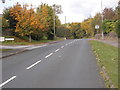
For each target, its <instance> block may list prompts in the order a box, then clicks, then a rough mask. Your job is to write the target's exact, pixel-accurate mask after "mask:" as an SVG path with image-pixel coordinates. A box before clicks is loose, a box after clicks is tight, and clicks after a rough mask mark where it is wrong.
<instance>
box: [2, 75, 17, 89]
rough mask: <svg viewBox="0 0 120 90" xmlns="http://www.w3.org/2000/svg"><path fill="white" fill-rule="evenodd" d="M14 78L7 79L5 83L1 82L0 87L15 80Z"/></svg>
mask: <svg viewBox="0 0 120 90" xmlns="http://www.w3.org/2000/svg"><path fill="white" fill-rule="evenodd" d="M15 78H16V76H13V77H11V78H10V79H8V80H7V81H5V82H3V83H2V84H0V87H2V86H4V85H5V84H7V83H8V82H10V81H12V80H13V79H15Z"/></svg>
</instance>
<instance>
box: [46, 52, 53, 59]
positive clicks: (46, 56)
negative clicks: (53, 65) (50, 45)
mask: <svg viewBox="0 0 120 90" xmlns="http://www.w3.org/2000/svg"><path fill="white" fill-rule="evenodd" d="M51 55H53V53H50V54H49V55H47V56H45V58H48V57H49V56H51Z"/></svg>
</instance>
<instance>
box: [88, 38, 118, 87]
mask: <svg viewBox="0 0 120 90" xmlns="http://www.w3.org/2000/svg"><path fill="white" fill-rule="evenodd" d="M90 44H91V45H92V49H93V51H94V52H95V53H96V55H97V58H99V59H100V61H99V62H98V63H99V65H100V66H104V67H105V70H106V73H107V75H108V76H109V78H110V80H111V81H112V84H113V85H114V86H115V87H118V48H116V47H113V46H110V45H108V44H104V43H102V42H98V41H94V40H91V41H90ZM109 84H110V83H108V82H107V81H106V86H107V87H108V86H109Z"/></svg>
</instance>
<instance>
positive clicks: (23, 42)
mask: <svg viewBox="0 0 120 90" xmlns="http://www.w3.org/2000/svg"><path fill="white" fill-rule="evenodd" d="M5 37H6V38H14V41H4V42H2V45H31V44H43V43H47V42H51V41H57V40H63V39H61V38H56V39H55V40H40V41H35V40H32V41H31V42H29V38H26V39H21V38H18V37H15V36H5Z"/></svg>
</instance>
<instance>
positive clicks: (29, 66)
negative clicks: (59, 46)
mask: <svg viewBox="0 0 120 90" xmlns="http://www.w3.org/2000/svg"><path fill="white" fill-rule="evenodd" d="M40 62H41V60H39V61H37V62H36V63H34V64H32V65H30V66H29V67H27V68H26V69H30V68H32V67H33V66H35V65H37V64H38V63H40Z"/></svg>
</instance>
